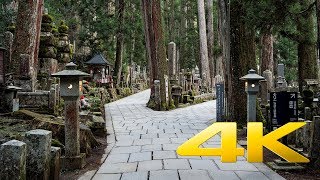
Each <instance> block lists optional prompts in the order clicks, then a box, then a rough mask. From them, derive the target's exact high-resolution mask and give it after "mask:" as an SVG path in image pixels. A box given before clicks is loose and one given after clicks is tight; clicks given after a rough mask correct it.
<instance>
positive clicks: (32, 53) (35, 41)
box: [11, 0, 43, 91]
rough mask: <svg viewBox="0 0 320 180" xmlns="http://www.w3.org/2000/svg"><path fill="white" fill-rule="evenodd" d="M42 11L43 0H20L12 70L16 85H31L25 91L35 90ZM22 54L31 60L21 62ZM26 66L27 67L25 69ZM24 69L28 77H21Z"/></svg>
mask: <svg viewBox="0 0 320 180" xmlns="http://www.w3.org/2000/svg"><path fill="white" fill-rule="evenodd" d="M42 9H43V0H29V1H25V0H19V7H18V17H17V22H16V30H15V36H14V41H13V54H12V66H11V69H12V70H13V72H14V75H15V77H14V79H15V85H18V86H20V85H21V84H26V83H28V84H29V86H26V87H30V89H24V90H25V91H34V90H35V82H36V78H37V69H38V57H37V55H38V52H39V41H40V27H41V24H40V23H41V18H42V17H41V15H42V13H41V12H42ZM21 54H26V55H28V56H29V58H28V59H24V60H25V62H21V58H20V55H21ZM25 65H27V66H26V67H23V66H25ZM22 67H23V69H24V70H26V71H27V73H26V74H27V76H23V77H21V72H20V69H21V68H22ZM20 80H21V81H20Z"/></svg>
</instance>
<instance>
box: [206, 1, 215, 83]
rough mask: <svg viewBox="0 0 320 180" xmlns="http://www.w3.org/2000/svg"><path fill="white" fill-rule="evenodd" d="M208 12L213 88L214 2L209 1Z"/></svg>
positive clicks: (209, 57)
mask: <svg viewBox="0 0 320 180" xmlns="http://www.w3.org/2000/svg"><path fill="white" fill-rule="evenodd" d="M207 12H208V16H207V17H208V24H207V29H208V61H209V69H210V79H211V83H210V84H211V86H213V85H214V84H213V81H214V76H215V64H216V63H215V61H214V56H213V48H214V30H213V0H207Z"/></svg>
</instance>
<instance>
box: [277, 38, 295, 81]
mask: <svg viewBox="0 0 320 180" xmlns="http://www.w3.org/2000/svg"><path fill="white" fill-rule="evenodd" d="M297 46H298V44H297V42H295V41H291V40H290V39H288V38H285V37H282V36H279V38H278V41H277V42H276V43H275V49H277V51H278V54H279V56H278V62H279V63H283V64H285V66H286V71H285V76H286V80H287V81H288V82H291V81H297V80H298V68H297V67H298V56H297V54H298V51H297Z"/></svg>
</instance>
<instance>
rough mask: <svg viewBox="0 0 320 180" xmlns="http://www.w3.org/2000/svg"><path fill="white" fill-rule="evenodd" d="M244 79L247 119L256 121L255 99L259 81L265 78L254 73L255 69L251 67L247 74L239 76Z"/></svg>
mask: <svg viewBox="0 0 320 180" xmlns="http://www.w3.org/2000/svg"><path fill="white" fill-rule="evenodd" d="M240 79H241V80H243V81H245V91H246V92H247V121H248V122H255V121H256V106H257V104H256V101H257V94H258V92H259V81H260V80H264V79H265V78H264V77H262V76H259V75H258V74H256V71H255V70H253V69H251V70H249V74H247V75H245V76H243V77H242V78H240Z"/></svg>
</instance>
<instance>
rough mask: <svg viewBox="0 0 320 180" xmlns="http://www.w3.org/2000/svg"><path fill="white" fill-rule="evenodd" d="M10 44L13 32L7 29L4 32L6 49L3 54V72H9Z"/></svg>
mask: <svg viewBox="0 0 320 180" xmlns="http://www.w3.org/2000/svg"><path fill="white" fill-rule="evenodd" d="M12 44H13V34H12V33H11V32H9V31H7V32H5V33H4V48H5V49H6V50H7V51H6V52H5V56H4V57H5V58H4V60H5V62H4V64H5V67H4V70H5V72H11V70H10V64H11V60H12Z"/></svg>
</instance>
